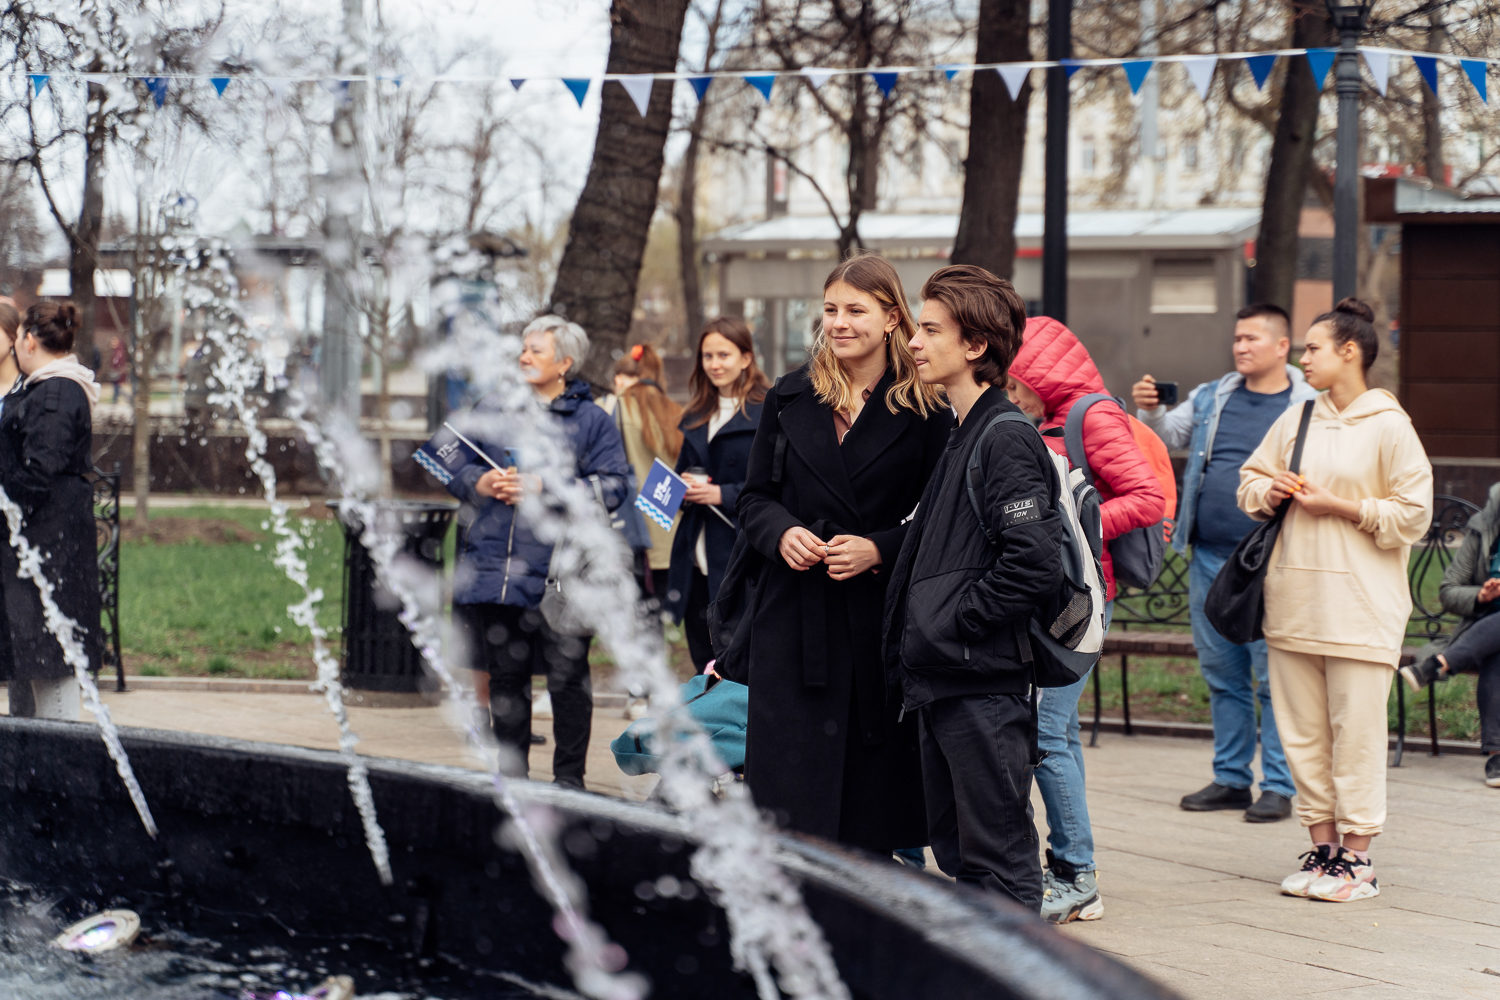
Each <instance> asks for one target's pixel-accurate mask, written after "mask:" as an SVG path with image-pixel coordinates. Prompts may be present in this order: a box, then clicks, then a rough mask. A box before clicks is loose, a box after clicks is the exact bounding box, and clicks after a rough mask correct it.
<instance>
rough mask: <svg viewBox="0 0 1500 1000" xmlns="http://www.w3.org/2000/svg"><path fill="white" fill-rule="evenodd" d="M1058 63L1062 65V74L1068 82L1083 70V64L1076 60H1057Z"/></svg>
mask: <svg viewBox="0 0 1500 1000" xmlns="http://www.w3.org/2000/svg"><path fill="white" fill-rule="evenodd" d="M1058 62H1060V63H1061V64H1062V68H1063V72H1064V73H1065V74H1067V77H1068V79H1069V80H1071V79H1073V74H1074V73H1077V72H1078V71H1079V70H1080V69H1082V68H1083V63H1081V62H1079V61H1078V60H1077V59H1059V60H1058Z"/></svg>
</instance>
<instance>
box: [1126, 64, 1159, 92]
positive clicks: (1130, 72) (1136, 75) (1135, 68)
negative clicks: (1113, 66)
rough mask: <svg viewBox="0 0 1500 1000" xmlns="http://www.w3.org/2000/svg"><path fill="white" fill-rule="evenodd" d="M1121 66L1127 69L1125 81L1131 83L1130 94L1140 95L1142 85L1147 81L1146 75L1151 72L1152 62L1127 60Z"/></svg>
mask: <svg viewBox="0 0 1500 1000" xmlns="http://www.w3.org/2000/svg"><path fill="white" fill-rule="evenodd" d="M1120 65H1121V66H1123V67H1125V79H1127V80H1129V81H1130V92H1131V93H1132V94H1139V93H1140V92H1141V84H1142V83H1144V82H1145V81H1146V74H1147V73H1149V72H1151V60H1150V59H1127V60H1125V61H1124V62H1122V63H1121V64H1120Z"/></svg>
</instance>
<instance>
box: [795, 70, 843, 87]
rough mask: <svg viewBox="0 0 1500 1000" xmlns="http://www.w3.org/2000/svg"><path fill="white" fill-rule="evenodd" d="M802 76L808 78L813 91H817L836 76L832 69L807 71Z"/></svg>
mask: <svg viewBox="0 0 1500 1000" xmlns="http://www.w3.org/2000/svg"><path fill="white" fill-rule="evenodd" d="M802 75H803V76H805V77H807V82H808V84H809V85H811V87H812V89H813V90H817V89H819V88H820V87H822V86H823V84H825V83H827V82H828V81H829V80H830V79H832V78H833V77H834V76H835V75H836V74H835V73H834V71H833V70H831V69H805V70H803V71H802Z"/></svg>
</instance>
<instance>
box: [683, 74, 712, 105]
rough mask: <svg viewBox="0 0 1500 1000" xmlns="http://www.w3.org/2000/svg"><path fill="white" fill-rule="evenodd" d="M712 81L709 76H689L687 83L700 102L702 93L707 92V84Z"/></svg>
mask: <svg viewBox="0 0 1500 1000" xmlns="http://www.w3.org/2000/svg"><path fill="white" fill-rule="evenodd" d="M713 82H714V78H713V77H711V76H690V77H688V83H690V84H692V87H693V93H695V94H697V95H698V101H699V102H700V103H702V101H703V95H704V94H706V93H708V85H709V84H710V83H713Z"/></svg>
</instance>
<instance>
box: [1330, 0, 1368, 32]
mask: <svg viewBox="0 0 1500 1000" xmlns="http://www.w3.org/2000/svg"><path fill="white" fill-rule="evenodd" d="M1324 2H1325V3H1326V4H1327V5H1328V16H1329V17H1330V18H1332V20H1333V26H1334V29H1335V30H1337V31H1340V32H1344V31H1356V32H1358V31H1364V30H1365V25H1366V24H1367V23H1369V20H1370V8H1371V7H1374V6H1375V3H1374V0H1370V2H1369V3H1347V2H1342V0H1324Z"/></svg>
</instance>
